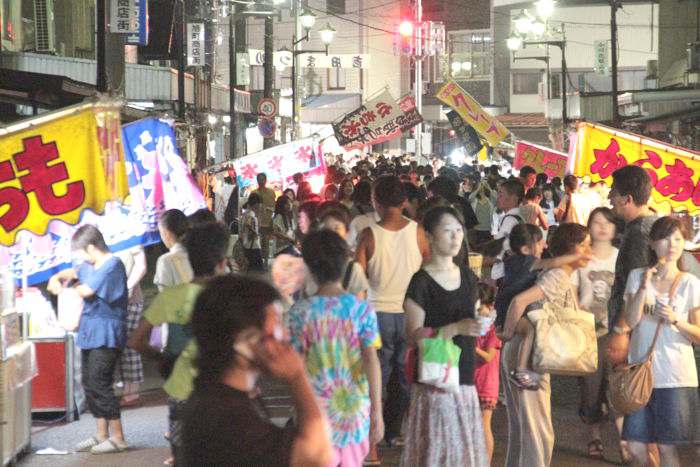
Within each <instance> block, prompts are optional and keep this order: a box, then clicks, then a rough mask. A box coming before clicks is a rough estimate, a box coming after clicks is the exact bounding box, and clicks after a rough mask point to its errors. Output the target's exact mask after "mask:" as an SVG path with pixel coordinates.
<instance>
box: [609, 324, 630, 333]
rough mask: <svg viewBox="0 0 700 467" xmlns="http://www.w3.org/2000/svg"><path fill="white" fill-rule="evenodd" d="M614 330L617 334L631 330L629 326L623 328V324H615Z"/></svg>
mask: <svg viewBox="0 0 700 467" xmlns="http://www.w3.org/2000/svg"><path fill="white" fill-rule="evenodd" d="M613 332H614V333H615V334H627V333H629V330H628V329H627V328H623V327H622V326H613Z"/></svg>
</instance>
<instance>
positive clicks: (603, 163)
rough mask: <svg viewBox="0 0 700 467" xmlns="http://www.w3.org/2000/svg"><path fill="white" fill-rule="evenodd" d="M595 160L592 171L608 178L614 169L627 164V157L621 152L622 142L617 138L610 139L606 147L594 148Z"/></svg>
mask: <svg viewBox="0 0 700 467" xmlns="http://www.w3.org/2000/svg"><path fill="white" fill-rule="evenodd" d="M593 154H594V155H595V162H593V163H592V164H591V173H594V174H598V175H600V178H608V177H609V176H611V175H612V173H613V172H614V171H616V170H617V169H619V168H622V167H624V166H626V165H627V159H625V156H623V155H622V154H620V144H619V143H618V142H617V141H616V140H615V138H611V139H610V144H609V145H608V147H607V148H606V149H594V150H593Z"/></svg>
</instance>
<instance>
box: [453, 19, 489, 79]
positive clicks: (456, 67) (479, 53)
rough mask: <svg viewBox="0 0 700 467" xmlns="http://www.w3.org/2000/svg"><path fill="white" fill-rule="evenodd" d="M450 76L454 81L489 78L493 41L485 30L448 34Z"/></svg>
mask: <svg viewBox="0 0 700 467" xmlns="http://www.w3.org/2000/svg"><path fill="white" fill-rule="evenodd" d="M448 43H449V44H450V49H451V50H450V54H449V55H450V60H449V66H450V74H451V76H452V77H454V78H455V79H469V78H485V77H491V68H492V65H493V39H492V37H491V32H490V31H488V30H486V31H484V30H479V31H461V32H455V33H450V35H449V39H448Z"/></svg>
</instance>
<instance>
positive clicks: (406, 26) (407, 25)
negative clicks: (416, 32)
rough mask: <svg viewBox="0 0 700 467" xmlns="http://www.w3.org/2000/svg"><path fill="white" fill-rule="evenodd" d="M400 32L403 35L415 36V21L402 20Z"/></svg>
mask: <svg viewBox="0 0 700 467" xmlns="http://www.w3.org/2000/svg"><path fill="white" fill-rule="evenodd" d="M399 34H401V35H402V36H403V37H413V23H412V22H410V21H402V22H401V24H399Z"/></svg>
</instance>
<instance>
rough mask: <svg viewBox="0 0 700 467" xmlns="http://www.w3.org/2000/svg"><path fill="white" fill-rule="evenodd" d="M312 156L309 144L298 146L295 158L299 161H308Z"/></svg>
mask: <svg viewBox="0 0 700 467" xmlns="http://www.w3.org/2000/svg"><path fill="white" fill-rule="evenodd" d="M312 156H313V154H311V146H299V149H297V160H299V161H301V162H309V160H311V157H312Z"/></svg>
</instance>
